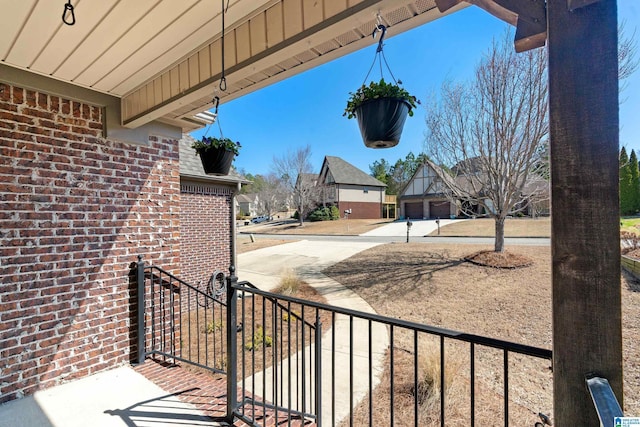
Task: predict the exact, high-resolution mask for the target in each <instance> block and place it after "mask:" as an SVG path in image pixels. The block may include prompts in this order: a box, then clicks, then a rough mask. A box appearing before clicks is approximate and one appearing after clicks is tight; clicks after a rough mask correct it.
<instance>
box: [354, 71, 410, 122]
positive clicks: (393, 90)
mask: <svg viewBox="0 0 640 427" xmlns="http://www.w3.org/2000/svg"><path fill="white" fill-rule="evenodd" d="M400 84H402V82H401V81H398V84H393V83H387V82H385V81H384V79H380V81H379V82H378V83H376V82H373V81H372V82H371V83H369V86H366V85H362V86H360V88H358V90H356V91H355V92H349V95H350V96H349V99H348V100H347V108H345V110H344V114H343V116H347V118H348V119H353V118H354V117H355V116H356V115H355V112H356V109H357V108H358V107H359V106H360V105H362V103H364V102H365V101H369V100H371V99H378V98H399V99H402V100H404V101H407V103H408V104H409V116H413V109H414V108H416V107H417V106H418V104H420V101H418V98H416V97H415V96H413V95H411V94H410V93H409V92H408V91H407V90H406V89H404V88H402V87H400V86H399V85H400Z"/></svg>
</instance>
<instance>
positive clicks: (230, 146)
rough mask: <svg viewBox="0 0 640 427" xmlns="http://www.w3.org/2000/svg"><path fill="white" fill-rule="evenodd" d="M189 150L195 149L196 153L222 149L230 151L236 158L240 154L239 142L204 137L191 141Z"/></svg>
mask: <svg viewBox="0 0 640 427" xmlns="http://www.w3.org/2000/svg"><path fill="white" fill-rule="evenodd" d="M191 148H193V149H195V150H196V152H200V151H208V150H213V149H218V148H223V149H225V150H227V151H231V152H232V153H233V154H235V155H236V156H237V155H238V154H240V143H239V142H234V141H232V140H230V139H229V138H215V137H213V136H205V137H203V138H202V139H201V140H198V141H193V144H191Z"/></svg>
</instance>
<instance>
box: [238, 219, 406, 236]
mask: <svg viewBox="0 0 640 427" xmlns="http://www.w3.org/2000/svg"><path fill="white" fill-rule="evenodd" d="M390 222H393V221H392V220H385V219H338V220H335V221H316V222H311V221H305V222H304V223H303V225H302V226H300V224H299V223H298V222H297V221H296V222H293V221H291V222H287V223H264V222H263V223H261V224H258V225H252V226H249V227H247V228H246V229H241V230H240V231H246V232H255V233H270V234H323V235H328V236H337V235H346V236H357V235H358V234H362V233H366V232H367V231H371V230H373V229H375V228H378V227H380V226H381V225H385V224H388V223H390Z"/></svg>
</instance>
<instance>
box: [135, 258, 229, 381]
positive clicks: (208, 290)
mask: <svg viewBox="0 0 640 427" xmlns="http://www.w3.org/2000/svg"><path fill="white" fill-rule="evenodd" d="M137 269H138V296H143V298H138V313H142V316H139V317H138V349H139V351H138V362H139V363H142V362H144V359H145V358H146V357H147V356H153V355H156V356H161V357H162V358H164V359H166V360H171V361H181V362H185V363H189V364H191V365H194V366H198V367H200V368H203V369H207V370H209V371H212V372H216V373H226V360H227V355H226V338H225V325H226V322H227V314H226V302H225V301H223V300H221V299H219V298H217V296H218V297H219V296H220V295H221V293H220V288H219V287H216V288H215V292H212V287H211V286H209V285H211V283H209V284H208V286H206V287H202V288H199V287H195V286H192V285H190V284H188V283H186V282H185V281H183V280H181V279H179V278H178V277H176V276H174V275H173V274H171V273H169V272H167V271H165V270H163V269H162V268H160V267H157V266H154V265H145V263H144V261H142V260H141V259H140V260H139V261H138V265H137ZM212 278H213V279H215V273H214V275H213V276H212ZM210 282H211V281H210Z"/></svg>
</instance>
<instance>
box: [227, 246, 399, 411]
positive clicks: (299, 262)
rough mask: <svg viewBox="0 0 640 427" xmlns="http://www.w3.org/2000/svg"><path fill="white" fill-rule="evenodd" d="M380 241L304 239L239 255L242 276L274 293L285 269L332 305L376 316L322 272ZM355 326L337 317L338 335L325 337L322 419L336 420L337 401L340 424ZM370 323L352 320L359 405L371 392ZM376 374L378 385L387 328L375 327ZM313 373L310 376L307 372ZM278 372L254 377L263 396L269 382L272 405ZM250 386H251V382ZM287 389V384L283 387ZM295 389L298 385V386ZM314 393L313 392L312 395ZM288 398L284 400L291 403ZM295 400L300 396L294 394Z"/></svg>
mask: <svg viewBox="0 0 640 427" xmlns="http://www.w3.org/2000/svg"><path fill="white" fill-rule="evenodd" d="M378 244H379V243H367V242H336V241H331V242H322V241H308V240H302V241H298V242H294V243H288V244H284V245H277V246H272V247H268V248H263V249H259V250H256V251H252V252H247V253H244V254H241V255H239V256H238V278H239V279H240V280H247V281H249V282H251V283H252V284H254V285H256V286H258V287H260V288H261V289H263V290H269V289H271V288H273V287H275V286H277V285H278V283H279V280H280V276H281V273H282V271H283V270H286V269H292V270H294V271H295V272H296V273H297V274H298V275H299V276H300V277H301V278H302V279H303V280H304V281H305V282H307V283H308V284H309V285H311V286H312V287H314V288H315V289H316V290H317V291H318V292H319V293H320V294H322V295H323V296H324V297H325V299H326V300H327V303H328V304H329V305H335V306H339V307H344V308H349V309H352V310H358V311H363V312H368V313H375V311H374V310H373V308H372V307H371V306H370V305H369V304H368V303H367V302H366V301H364V300H363V299H362V298H360V297H359V296H358V295H357V294H356V293H354V292H352V291H351V290H349V289H347V288H345V287H344V286H342V285H341V284H340V283H338V282H336V281H335V280H332V279H331V278H329V277H327V276H325V275H324V274H322V273H321V271H322V270H324V269H325V268H327V267H329V266H330V265H333V264H335V263H337V262H339V261H342V260H344V259H346V258H349V257H350V256H352V255H355V254H356V253H358V252H361V251H363V250H366V249H369V248H371V247H374V246H377V245H378ZM349 328H350V322H349V318H348V317H347V316H343V315H338V316H336V327H335V332H333V331H325V334H324V335H323V345H322V366H324V367H326V368H324V369H323V370H322V391H323V392H322V401H323V402H327V404H325V405H323V407H322V408H323V411H322V417H323V419H324V420H330V419H331V409H332V408H331V405H329V404H328V402H331V401H332V398H333V399H334V400H335V402H336V407H335V420H336V423H339V422H340V420H342V419H343V418H344V417H346V416H347V415H348V414H349V410H350V407H349V402H350V398H349V390H350V383H349V379H350V378H349V375H348V374H346V373H348V372H349V366H350V354H349V349H350V340H349ZM333 333H335V337H336V343H335V349H333V348H332V343H331V341H332V340H331V334H333ZM368 335H369V334H368V322H367V321H365V320H362V319H354V320H353V342H352V344H353V346H352V347H351V348H352V349H353V351H354V354H353V358H354V372H353V381H354V382H353V400H354V402H356V403H355V404H356V405H357V402H359V401H360V400H361V399H363V398H364V397H365V396H366V394H367V392H368V390H369V375H368V369H369V359H368V348H369V341H368V339H369V338H368ZM372 337H373V338H372V343H371V347H372V354H373V360H372V363H371V364H372V370H373V372H374V380H373V387H375V386H376V385H377V384H378V383H379V381H380V380H379V377H380V375H381V374H382V371H383V367H382V363H383V359H384V355H385V351H386V349H387V346H388V343H389V336H388V331H387V328H386V327H384V326H382V325H375V326H374V328H373V331H372ZM305 352H306V353H305V358H307V360H308V358H309V357H310V354H313V345H312V346H309V347H307V348H306V349H305ZM301 357H302V355H300V354H296V355H294V356H292V357H291V366H296V364H297V360H298V359H299V358H301ZM332 357H334V358H335V366H336V372H332V370H331V363H332ZM287 366H289V363H288V360H286V359H285V360H283V361H282V362H281V363H280V366H279V368H278V371H279V372H280V373H281V374H282V373H286V372H287ZM303 374H305V373H303ZM306 374H307V375H309V373H306ZM282 375H283V377H287V378H288V380H289V381H290V382H291V383H292V384H296V382H297V381H299V379H298V378H296V377H295V372H292V373H291V374H288V375H287V374H282ZM332 376H333V379H334V380H335V396H332V390H331V388H332ZM272 379H273V371H272V368H270V369H267V370H266V372H265V375H264V376H263V375H261V374H259V375H256V376H255V381H256V382H255V393H256V394H259V393H260V392H261V391H262V389H263V386H262V384H263V382H264V383H266V387H265V389H266V390H268V392H267V393H266V394H267V395H266V396H262V397H264V398H265V400H267V401H274V399H273V396H272V395H271V393H270V390H271V389H272V387H271V385H272ZM250 383H251V382H249V381H248V382H247V384H250ZM282 388H283V389H284V390H287V389H288V387H287V386H286V384H285V385H284V386H283V387H282ZM293 389H294V390H295V387H294V388H293ZM307 395H309V394H307ZM288 397H289V396H288V395H285V396H284V401H287V399H288ZM291 398H292V400H293V401H296V399H297V398H298V396H291Z"/></svg>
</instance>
